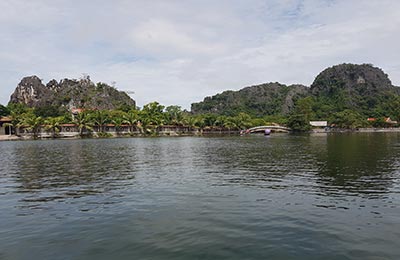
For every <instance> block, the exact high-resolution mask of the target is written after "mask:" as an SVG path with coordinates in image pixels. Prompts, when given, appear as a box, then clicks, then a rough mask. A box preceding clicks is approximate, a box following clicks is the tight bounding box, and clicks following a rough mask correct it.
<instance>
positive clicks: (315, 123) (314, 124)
mask: <svg viewBox="0 0 400 260" xmlns="http://www.w3.org/2000/svg"><path fill="white" fill-rule="evenodd" d="M310 125H312V126H327V125H328V121H310Z"/></svg>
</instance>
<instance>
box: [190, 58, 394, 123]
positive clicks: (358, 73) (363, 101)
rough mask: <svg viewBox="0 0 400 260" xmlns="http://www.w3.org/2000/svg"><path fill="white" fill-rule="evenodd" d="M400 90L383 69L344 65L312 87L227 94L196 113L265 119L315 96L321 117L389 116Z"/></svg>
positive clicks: (255, 88)
mask: <svg viewBox="0 0 400 260" xmlns="http://www.w3.org/2000/svg"><path fill="white" fill-rule="evenodd" d="M399 94H400V88H398V87H395V86H393V85H392V83H391V81H390V79H389V77H388V75H386V74H385V73H384V72H383V71H382V69H380V68H377V67H374V66H372V65H370V64H361V65H358V64H340V65H336V66H333V67H330V68H327V69H325V70H323V71H322V72H321V73H319V74H318V76H317V77H316V78H315V80H314V82H313V83H312V85H311V87H305V86H302V85H292V86H286V85H283V84H280V83H268V84H261V85H257V86H251V87H246V88H243V89H241V90H239V91H225V92H223V93H221V94H217V95H215V96H212V97H206V98H205V99H204V100H203V101H202V102H199V103H193V104H192V112H194V113H217V114H235V113H237V112H240V111H243V112H247V113H249V114H253V115H257V116H262V115H271V114H275V115H276V114H288V113H289V112H290V111H291V110H292V108H293V107H294V103H295V101H296V100H297V99H299V98H302V97H306V96H311V97H312V100H313V108H314V110H315V112H316V113H317V115H318V117H320V118H325V117H327V116H329V114H331V113H333V112H338V111H342V110H344V109H352V110H355V111H357V112H360V113H361V114H364V115H366V116H367V115H368V116H374V115H381V114H382V115H385V114H386V115H387V114H388V113H387V111H389V110H390V111H391V110H393V108H391V107H389V106H393V104H394V103H396V104H397V103H398V102H400V99H399Z"/></svg>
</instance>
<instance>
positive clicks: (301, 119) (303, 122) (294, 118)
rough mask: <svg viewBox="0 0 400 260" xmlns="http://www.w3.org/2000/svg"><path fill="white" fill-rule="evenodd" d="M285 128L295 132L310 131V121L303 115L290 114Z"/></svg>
mask: <svg viewBox="0 0 400 260" xmlns="http://www.w3.org/2000/svg"><path fill="white" fill-rule="evenodd" d="M287 126H288V127H289V128H291V129H292V131H295V132H305V131H309V130H311V126H310V121H309V119H308V117H307V116H306V115H304V114H299V113H296V114H292V115H291V116H290V117H289V119H288V123H287Z"/></svg>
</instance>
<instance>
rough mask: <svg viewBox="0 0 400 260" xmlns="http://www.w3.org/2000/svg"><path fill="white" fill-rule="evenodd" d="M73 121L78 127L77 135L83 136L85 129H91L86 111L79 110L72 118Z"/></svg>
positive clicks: (91, 125)
mask: <svg viewBox="0 0 400 260" xmlns="http://www.w3.org/2000/svg"><path fill="white" fill-rule="evenodd" d="M74 123H75V124H76V125H77V127H78V129H79V135H80V136H83V132H84V131H85V130H88V131H93V123H92V122H91V120H90V116H89V114H88V113H86V112H81V113H79V114H78V115H76V116H75V118H74Z"/></svg>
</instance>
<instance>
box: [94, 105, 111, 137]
mask: <svg viewBox="0 0 400 260" xmlns="http://www.w3.org/2000/svg"><path fill="white" fill-rule="evenodd" d="M91 117H92V119H93V122H94V124H95V125H96V126H97V127H98V129H99V132H101V133H103V132H104V125H105V124H107V123H108V122H109V121H110V118H109V113H108V111H106V110H97V111H95V112H94V113H93V114H92V115H91Z"/></svg>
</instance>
